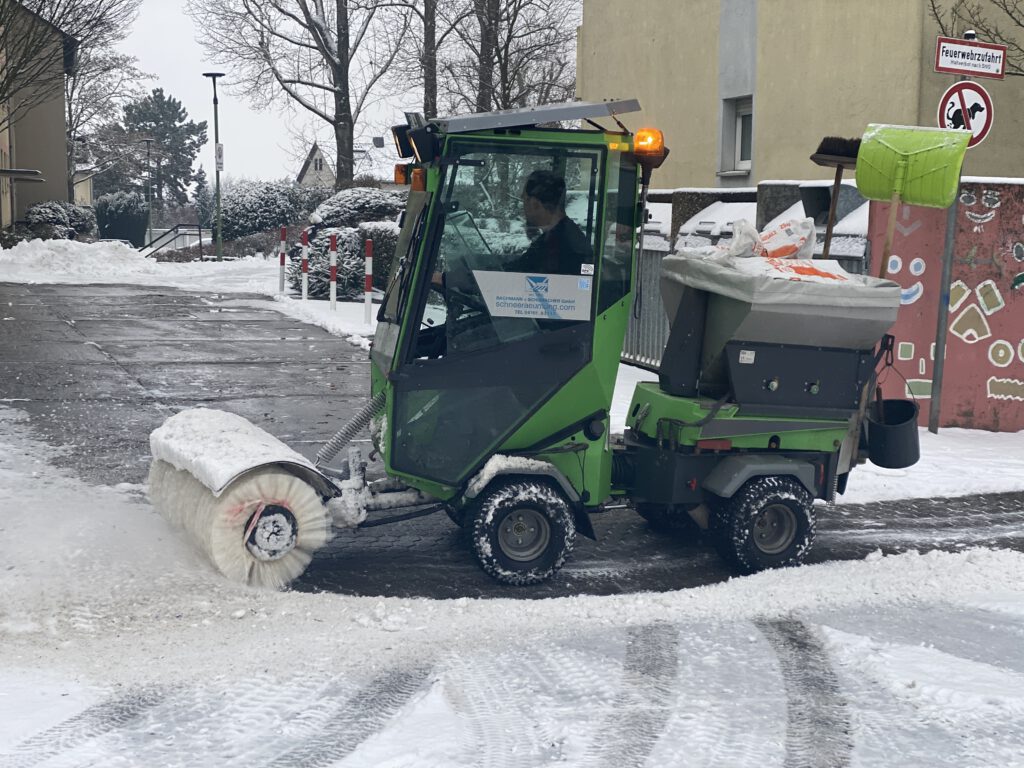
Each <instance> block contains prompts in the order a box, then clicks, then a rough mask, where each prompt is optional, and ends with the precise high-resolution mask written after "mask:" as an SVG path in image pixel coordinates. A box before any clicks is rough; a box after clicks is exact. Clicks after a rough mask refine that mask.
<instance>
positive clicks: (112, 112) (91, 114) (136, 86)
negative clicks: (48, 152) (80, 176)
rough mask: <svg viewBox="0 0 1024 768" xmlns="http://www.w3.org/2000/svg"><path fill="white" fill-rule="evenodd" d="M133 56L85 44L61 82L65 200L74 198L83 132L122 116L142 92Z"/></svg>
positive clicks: (146, 76) (141, 77) (83, 138)
mask: <svg viewBox="0 0 1024 768" xmlns="http://www.w3.org/2000/svg"><path fill="white" fill-rule="evenodd" d="M137 64H138V59H136V58H135V57H134V56H127V55H125V54H120V53H115V52H113V51H112V50H111V49H110V48H95V47H92V46H88V47H85V48H83V49H82V50H81V51H80V52H79V56H78V62H77V65H76V66H75V69H74V71H73V72H72V73H71V74H70V75H68V77H67V79H66V80H65V82H64V102H65V106H66V109H67V134H68V200H69V201H74V199H75V180H74V176H75V168H76V166H77V164H78V159H79V156H80V149H81V145H82V144H83V142H84V140H85V138H86V136H87V135H88V134H89V133H90V132H92V131H94V130H96V129H98V128H99V127H100V126H101V125H104V124H106V123H110V122H114V121H117V120H119V119H120V118H121V115H122V111H123V108H124V106H125V105H126V104H128V103H129V102H131V101H133V100H136V99H139V98H141V97H142V96H143V95H144V94H143V91H142V85H141V82H142V80H143V79H144V78H148V77H151V75H148V74H146V73H145V72H142V71H140V70H139V68H138V66H137Z"/></svg>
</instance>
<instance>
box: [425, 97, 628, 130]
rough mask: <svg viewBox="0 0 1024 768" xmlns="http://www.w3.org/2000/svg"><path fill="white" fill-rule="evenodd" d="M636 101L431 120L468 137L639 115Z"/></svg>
mask: <svg viewBox="0 0 1024 768" xmlns="http://www.w3.org/2000/svg"><path fill="white" fill-rule="evenodd" d="M639 111H640V102H639V101H637V100H636V99H624V100H619V101H570V102H566V103H562V104H542V105H540V106H536V107H525V108H523V109H506V110H497V111H495V112H481V113H480V114H470V115H456V116H454V117H443V118H437V119H435V120H431V121H430V122H432V123H434V124H435V125H436V126H437V127H438V128H439V129H440V131H441V133H470V132H472V131H486V130H490V129H493V128H522V127H527V126H532V125H539V124H541V123H557V122H560V121H562V120H586V119H588V118H590V119H593V118H601V117H611V116H613V115H622V114H626V113H628V112H639Z"/></svg>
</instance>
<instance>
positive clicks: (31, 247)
mask: <svg viewBox="0 0 1024 768" xmlns="http://www.w3.org/2000/svg"><path fill="white" fill-rule="evenodd" d="M160 271H161V268H160V267H158V266H157V263H156V262H155V261H152V260H151V259H146V258H145V257H143V256H141V255H140V254H139V252H138V251H136V250H135V249H134V248H131V247H130V246H127V245H125V244H124V243H120V242H107V243H104V242H99V243H79V242H75V241H73V240H28V241H25V242H22V243H18V244H17V245H16V246H14V247H13V248H11V249H8V250H2V251H0V274H2V275H3V279H4V281H5V282H27V283H63V282H74V283H90V282H110V281H117V280H119V279H124V278H131V277H137V276H153V275H156V274H157V273H158V272H160Z"/></svg>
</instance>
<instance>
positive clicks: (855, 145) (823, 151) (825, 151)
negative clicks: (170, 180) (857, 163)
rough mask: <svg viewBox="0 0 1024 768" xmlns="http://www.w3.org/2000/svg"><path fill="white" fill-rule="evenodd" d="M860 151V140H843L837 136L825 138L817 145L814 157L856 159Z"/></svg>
mask: <svg viewBox="0 0 1024 768" xmlns="http://www.w3.org/2000/svg"><path fill="white" fill-rule="evenodd" d="M859 150H860V139H844V138H841V137H839V136H826V137H825V138H824V139H822V140H821V144H819V145H818V150H817V151H816V152H815V153H814V154H816V155H831V156H833V157H849V158H851V159H853V158H856V157H857V152H858V151H859Z"/></svg>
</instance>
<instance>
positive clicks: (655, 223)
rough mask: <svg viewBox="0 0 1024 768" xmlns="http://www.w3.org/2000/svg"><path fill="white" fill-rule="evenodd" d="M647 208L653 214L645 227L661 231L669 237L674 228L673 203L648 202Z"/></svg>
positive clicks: (649, 229)
mask: <svg viewBox="0 0 1024 768" xmlns="http://www.w3.org/2000/svg"><path fill="white" fill-rule="evenodd" d="M647 210H648V212H649V213H650V214H651V219H650V221H648V222H647V225H646V227H645V229H647V231H651V230H654V231H655V232H660V233H661V234H663V235H665V236H666V237H667V236H668V235H669V233H670V232H671V230H672V203H652V202H648V203H647Z"/></svg>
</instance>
